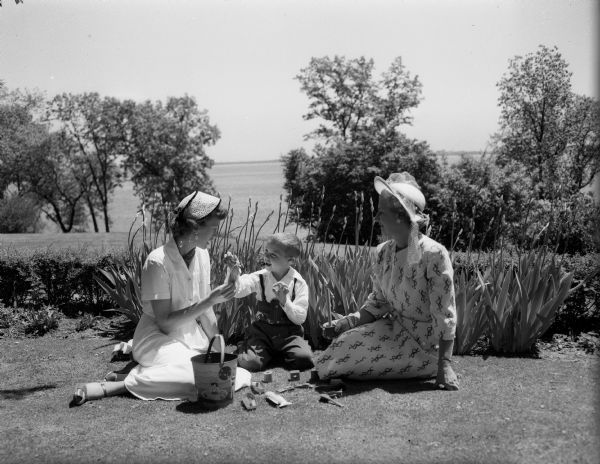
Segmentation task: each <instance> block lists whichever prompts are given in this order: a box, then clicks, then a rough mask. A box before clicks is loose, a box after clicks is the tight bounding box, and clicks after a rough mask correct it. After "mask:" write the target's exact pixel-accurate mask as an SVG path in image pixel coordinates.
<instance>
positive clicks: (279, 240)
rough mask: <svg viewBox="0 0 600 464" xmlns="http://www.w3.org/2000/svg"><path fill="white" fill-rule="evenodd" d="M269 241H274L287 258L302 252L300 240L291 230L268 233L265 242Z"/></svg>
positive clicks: (294, 256)
mask: <svg viewBox="0 0 600 464" xmlns="http://www.w3.org/2000/svg"><path fill="white" fill-rule="evenodd" d="M269 242H274V243H276V244H277V246H278V247H280V248H281V249H282V250H283V252H284V253H285V256H286V257H288V258H296V257H298V256H300V253H301V252H302V242H301V241H300V239H299V238H298V237H297V236H296V235H294V234H292V233H291V232H278V233H276V234H273V235H269V237H268V238H267V243H269Z"/></svg>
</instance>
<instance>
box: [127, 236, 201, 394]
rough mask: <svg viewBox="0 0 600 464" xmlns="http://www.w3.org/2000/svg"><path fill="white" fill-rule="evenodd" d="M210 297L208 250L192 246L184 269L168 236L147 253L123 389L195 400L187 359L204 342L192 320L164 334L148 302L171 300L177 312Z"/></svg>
mask: <svg viewBox="0 0 600 464" xmlns="http://www.w3.org/2000/svg"><path fill="white" fill-rule="evenodd" d="M209 293H210V258H209V255H208V251H207V250H205V249H202V248H196V252H195V255H194V258H193V259H192V262H191V263H190V266H189V268H188V267H187V266H186V264H185V261H184V260H183V258H182V257H181V255H180V253H179V250H178V249H177V245H176V244H175V241H174V240H173V239H172V238H171V239H170V240H169V241H168V242H167V243H166V244H165V245H164V246H162V247H160V248H157V249H155V250H153V251H152V252H151V253H150V254H149V255H148V258H147V259H146V262H145V264H144V268H143V270H142V304H143V315H142V317H141V319H140V321H139V322H138V325H137V327H136V329H135V334H134V336H133V359H134V360H135V361H136V362H138V363H139V364H138V365H137V366H136V367H135V368H133V369H132V370H131V372H130V373H129V375H128V376H127V377H126V378H125V387H126V388H127V390H128V391H129V392H131V393H132V394H133V395H135V396H137V397H138V398H141V399H143V400H155V399H163V400H189V401H195V400H196V398H197V391H196V387H195V382H194V372H193V368H192V363H191V361H190V358H191V357H192V356H195V355H197V354H200V353H205V352H206V350H207V349H208V343H209V340H208V338H207V336H206V334H205V333H204V331H203V330H202V327H201V326H200V325H199V324H198V323H197V322H196V321H195V320H193V321H191V322H189V323H188V324H186V325H184V326H182V327H180V328H179V329H177V330H175V331H173V332H171V333H170V334H169V335H165V334H164V333H163V332H161V330H160V329H159V328H158V326H157V325H156V322H155V320H154V315H153V312H152V305H151V301H152V300H164V299H170V300H171V310H172V311H177V310H179V309H183V308H185V307H187V306H190V305H191V304H192V303H196V302H198V301H200V300H202V299H204V298H205V297H206V296H208V295H209Z"/></svg>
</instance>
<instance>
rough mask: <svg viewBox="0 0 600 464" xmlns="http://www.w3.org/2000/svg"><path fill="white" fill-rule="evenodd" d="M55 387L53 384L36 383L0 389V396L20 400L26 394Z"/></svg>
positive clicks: (5, 398)
mask: <svg viewBox="0 0 600 464" xmlns="http://www.w3.org/2000/svg"><path fill="white" fill-rule="evenodd" d="M51 388H56V385H55V384H48V385H38V386H37V387H30V388H19V389H15V390H0V398H2V399H4V400H22V399H23V398H25V397H26V396H28V395H33V394H34V393H36V392H39V391H43V390H50V389H51Z"/></svg>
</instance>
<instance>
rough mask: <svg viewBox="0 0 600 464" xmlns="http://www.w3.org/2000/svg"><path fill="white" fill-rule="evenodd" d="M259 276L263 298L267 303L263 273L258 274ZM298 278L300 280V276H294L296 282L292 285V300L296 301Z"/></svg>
mask: <svg viewBox="0 0 600 464" xmlns="http://www.w3.org/2000/svg"><path fill="white" fill-rule="evenodd" d="M258 278H259V280H260V290H261V292H262V300H263V301H264V302H265V303H266V302H267V296H266V295H265V281H264V280H263V275H262V274H258ZM297 280H298V278H297V277H294V284H293V286H292V301H294V300H295V299H296V281H297Z"/></svg>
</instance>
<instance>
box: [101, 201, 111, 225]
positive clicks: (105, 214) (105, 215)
mask: <svg viewBox="0 0 600 464" xmlns="http://www.w3.org/2000/svg"><path fill="white" fill-rule="evenodd" d="M102 212H103V213H104V229H105V231H106V232H110V226H109V222H108V201H103V202H102Z"/></svg>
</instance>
